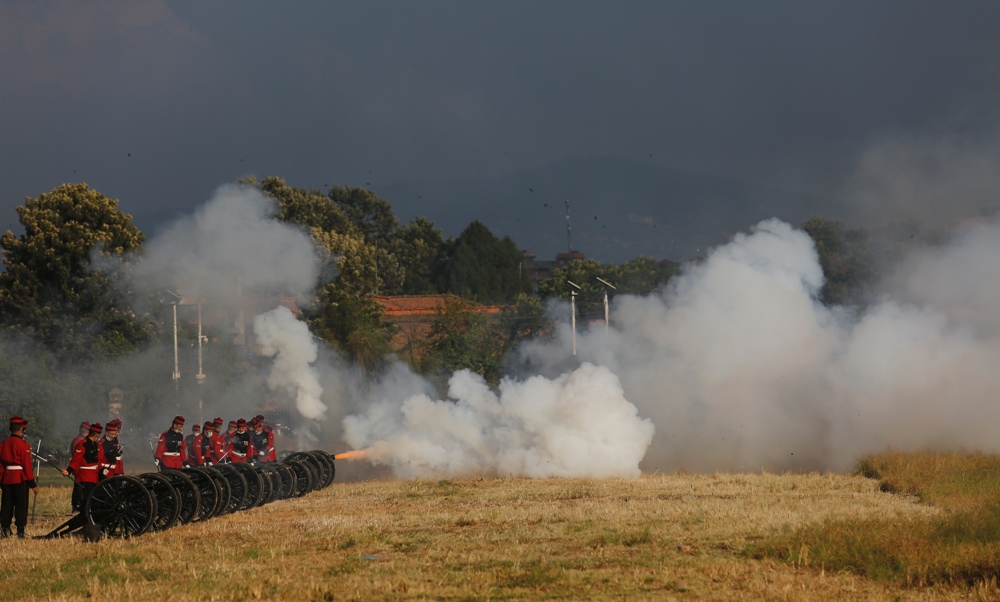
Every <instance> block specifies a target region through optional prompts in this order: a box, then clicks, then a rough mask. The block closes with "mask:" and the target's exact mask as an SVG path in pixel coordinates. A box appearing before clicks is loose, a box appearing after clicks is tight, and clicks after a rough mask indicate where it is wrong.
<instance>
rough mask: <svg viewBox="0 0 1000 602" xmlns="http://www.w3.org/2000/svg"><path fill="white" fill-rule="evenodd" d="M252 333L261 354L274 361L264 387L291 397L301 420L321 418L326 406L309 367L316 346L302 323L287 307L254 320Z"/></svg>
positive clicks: (314, 356)
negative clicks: (279, 390)
mask: <svg viewBox="0 0 1000 602" xmlns="http://www.w3.org/2000/svg"><path fill="white" fill-rule="evenodd" d="M253 330H254V334H255V335H256V336H257V343H258V344H259V345H260V352H261V354H262V355H265V356H267V357H273V358H274V364H273V365H272V366H271V373H270V375H269V376H268V377H267V385H268V386H269V387H270V388H271V389H283V390H285V391H288V392H289V393H291V394H293V395H294V397H295V407H296V408H297V409H298V411H299V413H300V414H302V415H303V416H304V417H306V418H309V419H311V420H315V419H317V418H322V417H323V414H324V413H326V405H324V404H323V402H322V401H320V396H321V395H322V394H323V387H322V386H320V384H319V375H318V374H317V372H316V369H315V368H314V367H313V363H315V362H316V358H317V357H318V353H319V345H317V344H316V342H315V341H314V340H313V337H312V333H310V332H309V327H308V326H307V325H306V323H305V322H300V321H299V320H298V319H296V318H295V316H294V315H293V314H292V312H291V310H289V309H288V308H287V307H276V308H274V309H272V310H271V311H269V312H267V313H263V314H260V315H259V316H257V317H255V318H254V320H253Z"/></svg>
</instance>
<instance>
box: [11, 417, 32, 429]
mask: <svg viewBox="0 0 1000 602" xmlns="http://www.w3.org/2000/svg"><path fill="white" fill-rule="evenodd" d="M26 426H28V421H27V420H25V419H24V418H21V417H20V416H18V415H17V414H14V415H13V416H11V417H10V428H23V427H26Z"/></svg>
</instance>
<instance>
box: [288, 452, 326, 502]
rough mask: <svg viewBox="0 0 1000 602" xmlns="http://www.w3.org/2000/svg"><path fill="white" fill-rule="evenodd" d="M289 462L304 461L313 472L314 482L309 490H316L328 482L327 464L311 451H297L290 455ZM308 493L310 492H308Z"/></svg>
mask: <svg viewBox="0 0 1000 602" xmlns="http://www.w3.org/2000/svg"><path fill="white" fill-rule="evenodd" d="M287 461H288V462H304V463H305V465H306V466H307V467H308V468H309V472H310V473H312V483H311V484H310V487H309V491H315V490H317V489H319V488H320V487H322V486H323V483H325V482H326V465H325V464H323V463H321V462H320V461H319V460H317V459H316V458H314V457H313V456H312V455H310V454H309V452H295V453H294V454H292V455H290V456H288V460H287ZM306 493H308V492H306Z"/></svg>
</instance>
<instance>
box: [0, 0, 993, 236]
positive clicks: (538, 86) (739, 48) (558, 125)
mask: <svg viewBox="0 0 1000 602" xmlns="http://www.w3.org/2000/svg"><path fill="white" fill-rule="evenodd" d="M998 31H1000V3H997V2H995V1H988V2H914V1H906V2H888V1H881V2H847V1H843V0H840V1H836V2H821V1H810V2H798V1H795V2H792V1H788V2H742V1H733V2H711V1H705V0H699V1H697V2H694V1H691V2H666V1H656V2H583V1H573V2H538V1H531V2H516V1H504V2H492V3H486V2H412V1H408V2H352V3H331V2H295V3H273V2H268V3H264V2H245V1H241V2H225V1H215V2H202V1H189V2H21V1H3V2H0V110H2V112H3V115H4V118H3V120H2V121H0V212H2V213H0V217H2V218H4V219H2V220H0V229H3V228H6V227H7V224H8V223H15V222H16V215H15V214H14V211H13V207H14V206H16V205H18V204H20V203H21V202H22V201H23V199H24V197H26V196H37V195H38V194H40V193H43V192H46V191H48V190H50V189H52V188H53V187H55V186H57V185H59V184H61V183H63V182H79V181H85V182H87V183H89V184H90V185H91V186H93V187H96V188H97V189H98V190H100V191H101V192H103V193H105V194H107V195H109V196H112V197H115V198H118V199H120V200H121V202H122V205H121V206H122V208H123V209H124V210H125V211H127V212H130V213H132V214H134V215H135V216H136V218H137V221H138V223H139V225H140V227H141V228H143V229H144V230H147V232H149V233H151V232H150V231H151V230H153V229H154V226H155V225H156V224H158V223H161V221H162V220H163V219H164V218H166V217H168V216H173V215H176V214H177V213H179V212H183V211H188V210H190V209H191V208H192V207H193V206H195V205H197V204H200V203H201V202H203V201H204V200H205V199H207V198H209V197H210V196H211V194H212V192H213V190H214V189H215V188H216V187H217V186H218V185H220V184H223V183H226V182H231V181H232V180H234V179H236V178H238V177H240V176H244V175H248V174H255V175H258V176H266V175H279V176H281V177H284V178H285V179H286V180H287V181H288V182H289V183H291V184H293V185H297V186H308V187H322V186H324V185H326V184H330V185H333V184H351V185H362V186H369V187H371V188H374V189H375V190H378V188H379V186H380V185H382V186H385V185H388V184H393V183H397V182H400V181H405V180H409V179H418V178H429V179H466V178H476V177H480V176H494V175H502V174H505V173H509V172H513V171H516V170H519V169H523V168H528V167H536V166H539V165H543V164H546V163H549V162H553V161H559V160H564V159H567V158H574V157H589V156H616V157H623V158H628V159H635V160H643V161H646V162H650V163H653V164H655V165H659V166H663V167H670V168H675V169H685V170H692V171H696V172H701V173H709V174H718V175H724V176H729V177H734V178H737V179H740V180H744V181H749V182H756V183H764V184H771V185H779V186H785V187H792V188H798V189H801V190H807V191H810V192H820V193H828V192H830V190H832V189H834V188H836V187H839V186H842V185H843V182H844V180H845V178H846V176H847V175H848V174H850V173H852V172H853V170H854V169H855V166H856V165H857V164H858V163H859V161H861V159H860V158H861V157H862V156H863V154H864V153H865V152H867V151H868V149H870V148H871V147H872V145H877V144H878V143H879V141H880V140H885V139H897V138H899V137H902V138H903V139H923V140H926V139H935V137H938V136H945V137H947V138H948V139H949V140H959V141H961V140H963V139H979V138H982V137H984V136H986V137H992V136H993V132H995V131H996V130H995V122H996V116H997V112H996V107H997V106H1000V102H998V101H1000V36H998V35H997V32H998ZM991 139H992V138H991ZM957 144H958V145H959V146H961V142H959V143H957ZM959 155H961V153H959ZM867 157H868V161H869V164H872V163H871V162H873V161H874V164H876V165H883V164H884V163H885V162H884V161H882V162H879V157H878V156H877V157H876V158H874V159H873V158H872V155H871V154H869V155H867ZM986 163H987V167H986V168H987V169H990V170H991V169H992V168H991V167H989V165H991V163H990V162H986ZM388 200H390V201H394V202H396V203H402V202H416V201H413V200H409V201H403V200H395V199H388ZM429 217H430V218H431V219H434V216H433V215H430V216H429Z"/></svg>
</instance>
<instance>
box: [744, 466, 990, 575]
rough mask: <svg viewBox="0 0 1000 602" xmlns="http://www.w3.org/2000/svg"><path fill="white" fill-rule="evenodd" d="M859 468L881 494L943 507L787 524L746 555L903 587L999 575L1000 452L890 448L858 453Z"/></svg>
mask: <svg viewBox="0 0 1000 602" xmlns="http://www.w3.org/2000/svg"><path fill="white" fill-rule="evenodd" d="M858 473H859V474H861V475H863V476H866V477H868V478H872V479H877V480H878V481H879V487H880V489H881V490H882V491H884V492H887V493H892V494H904V495H912V496H916V497H918V498H919V499H920V501H921V502H922V503H925V504H929V505H932V506H934V507H937V508H940V509H941V510H942V512H940V513H938V514H937V515H932V516H924V517H909V518H878V519H872V518H867V519H851V518H847V519H843V518H842V519H837V520H826V521H823V522H822V523H819V524H812V525H805V526H800V527H797V528H786V529H784V530H782V531H781V532H780V533H779V534H777V535H775V536H773V537H770V538H767V539H765V540H763V541H761V542H757V543H754V544H752V545H750V546H748V547H747V548H746V550H745V553H746V554H747V555H749V556H750V557H753V558H772V559H779V560H782V561H784V562H787V563H789V564H792V565H794V566H811V567H817V568H823V569H824V570H826V571H831V570H833V571H850V572H854V573H857V574H860V575H863V576H866V577H870V578H874V579H882V580H890V581H894V582H897V583H900V584H903V585H920V586H923V585H930V584H949V585H975V584H979V583H989V582H995V581H996V580H997V579H998V578H1000V496H998V494H1000V456H997V455H988V454H980V453H932V452H921V453H900V452H894V451H889V452H885V453H882V454H876V455H869V456H866V457H864V458H862V459H861V461H860V462H859V463H858Z"/></svg>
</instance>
